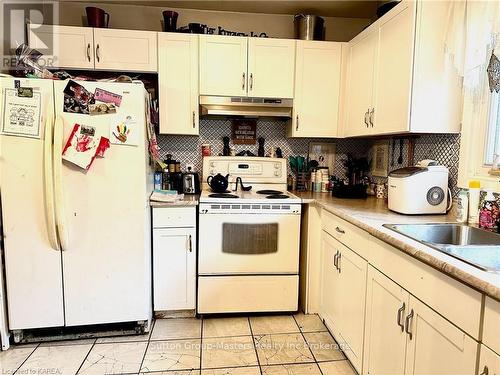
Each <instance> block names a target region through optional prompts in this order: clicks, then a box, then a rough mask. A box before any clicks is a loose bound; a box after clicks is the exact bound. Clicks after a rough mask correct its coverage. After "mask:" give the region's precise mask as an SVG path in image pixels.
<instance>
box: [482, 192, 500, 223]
mask: <svg viewBox="0 0 500 375" xmlns="http://www.w3.org/2000/svg"><path fill="white" fill-rule="evenodd" d="M485 191H486V197H485V198H484V202H483V205H482V207H481V210H480V211H479V227H480V228H484V229H489V230H492V229H495V227H496V226H497V223H498V219H499V216H500V210H499V208H498V203H497V199H496V198H495V195H494V194H493V189H485Z"/></svg>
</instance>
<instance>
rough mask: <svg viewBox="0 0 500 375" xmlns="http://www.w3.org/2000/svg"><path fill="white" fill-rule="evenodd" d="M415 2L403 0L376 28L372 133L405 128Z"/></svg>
mask: <svg viewBox="0 0 500 375" xmlns="http://www.w3.org/2000/svg"><path fill="white" fill-rule="evenodd" d="M415 8H416V2H405V3H404V4H402V5H401V7H398V8H397V9H398V10H399V12H398V13H396V14H394V15H392V16H391V17H389V18H388V19H386V20H385V21H384V22H383V23H382V24H381V25H380V27H379V43H378V63H377V71H376V77H375V100H374V106H373V107H374V114H373V122H374V127H373V133H375V134H386V133H401V132H406V131H408V130H409V116H410V100H411V81H412V72H413V46H414V42H413V38H414V34H415Z"/></svg>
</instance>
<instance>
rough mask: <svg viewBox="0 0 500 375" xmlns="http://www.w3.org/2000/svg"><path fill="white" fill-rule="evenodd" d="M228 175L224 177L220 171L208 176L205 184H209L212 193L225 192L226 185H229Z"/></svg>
mask: <svg viewBox="0 0 500 375" xmlns="http://www.w3.org/2000/svg"><path fill="white" fill-rule="evenodd" d="M228 179H229V175H226V177H224V176H223V175H221V174H220V173H217V174H216V175H215V176H208V178H207V184H208V186H210V188H211V189H212V191H213V192H214V193H225V192H227V187H228V186H229V180H228Z"/></svg>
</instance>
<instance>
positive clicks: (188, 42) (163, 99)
mask: <svg viewBox="0 0 500 375" xmlns="http://www.w3.org/2000/svg"><path fill="white" fill-rule="evenodd" d="M158 87H159V90H158V91H159V106H160V108H161V111H160V133H161V134H185V135H198V133H199V116H198V111H199V110H198V35H195V34H181V33H158Z"/></svg>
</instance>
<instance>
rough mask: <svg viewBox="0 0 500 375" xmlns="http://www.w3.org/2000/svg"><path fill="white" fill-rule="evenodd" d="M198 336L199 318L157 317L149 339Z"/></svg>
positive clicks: (199, 330)
mask: <svg viewBox="0 0 500 375" xmlns="http://www.w3.org/2000/svg"><path fill="white" fill-rule="evenodd" d="M200 337H201V320H200V319H195V318H183V319H177V318H175V319H174V318H172V319H158V320H156V322H155V325H154V327H153V333H152V334H151V340H172V339H198V338H200Z"/></svg>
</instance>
